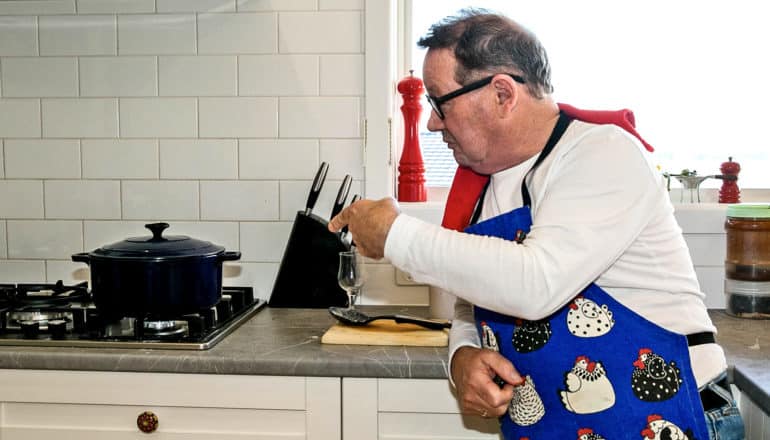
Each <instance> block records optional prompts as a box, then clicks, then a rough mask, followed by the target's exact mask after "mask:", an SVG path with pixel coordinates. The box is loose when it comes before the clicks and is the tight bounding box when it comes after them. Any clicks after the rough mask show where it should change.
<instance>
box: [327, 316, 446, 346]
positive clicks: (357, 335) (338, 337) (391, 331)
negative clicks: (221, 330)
mask: <svg viewBox="0 0 770 440" xmlns="http://www.w3.org/2000/svg"><path fill="white" fill-rule="evenodd" d="M448 342H449V331H448V330H430V329H427V328H424V327H420V326H419V325H415V324H396V322H395V321H393V320H390V319H382V320H377V321H374V322H371V323H369V324H367V325H361V326H354V325H346V324H340V323H336V324H334V325H333V326H332V327H331V328H330V329H329V330H327V331H326V333H324V335H323V336H322V337H321V343H322V344H352V345H409V346H416V347H446V346H447V343H448Z"/></svg>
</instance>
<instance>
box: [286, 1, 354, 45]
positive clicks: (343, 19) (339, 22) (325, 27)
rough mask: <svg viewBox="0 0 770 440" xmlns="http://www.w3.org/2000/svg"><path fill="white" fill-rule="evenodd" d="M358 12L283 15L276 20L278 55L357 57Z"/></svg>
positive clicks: (291, 13) (288, 13)
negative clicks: (354, 54) (342, 54)
mask: <svg viewBox="0 0 770 440" xmlns="http://www.w3.org/2000/svg"><path fill="white" fill-rule="evenodd" d="M361 21H362V16H361V13H360V12H358V11H344V12H285V13H281V14H280V16H279V17H278V29H280V30H281V38H280V40H279V45H278V51H279V52H280V53H361V52H362V50H363V49H362V47H363V45H362V41H363V36H362V35H363V34H362V24H361Z"/></svg>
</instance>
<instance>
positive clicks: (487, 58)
mask: <svg viewBox="0 0 770 440" xmlns="http://www.w3.org/2000/svg"><path fill="white" fill-rule="evenodd" d="M417 45H418V46H420V47H422V48H427V49H447V48H450V49H451V48H453V49H454V56H455V58H456V59H457V69H455V73H454V75H455V81H457V82H458V83H460V84H466V83H468V82H470V81H471V80H473V79H476V78H475V77H474V76H478V75H474V73H475V72H495V73H515V74H520V75H521V76H522V77H524V79H525V80H526V83H527V89H528V91H529V93H530V94H531V95H532V96H534V97H536V98H543V96H544V95H545V94H548V93H551V92H553V86H552V85H551V66H550V64H549V63H548V55H546V53H545V48H544V47H543V45H542V44H541V43H540V41H539V40H538V39H537V37H536V36H535V34H533V33H532V32H530V31H529V30H528V29H526V28H524V27H523V26H521V25H520V24H518V23H516V22H515V21H513V20H511V19H510V18H508V17H506V16H504V15H502V14H499V13H493V12H490V11H488V10H485V9H475V8H469V9H463V10H461V11H460V12H458V15H457V16H450V17H446V18H444V19H443V20H441V21H439V22H438V23H435V24H434V25H433V26H431V27H430V30H429V31H428V34H427V35H425V36H424V37H422V38H420V40H419V41H418V42H417ZM511 70H513V71H511Z"/></svg>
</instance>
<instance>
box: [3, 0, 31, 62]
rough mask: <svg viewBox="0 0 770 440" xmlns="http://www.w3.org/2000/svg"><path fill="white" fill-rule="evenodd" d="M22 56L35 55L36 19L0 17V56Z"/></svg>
mask: <svg viewBox="0 0 770 440" xmlns="http://www.w3.org/2000/svg"><path fill="white" fill-rule="evenodd" d="M0 5H2V3H0ZM0 14H2V13H1V12H0ZM24 55H28V56H31V55H37V17H24V16H17V17H8V16H5V17H4V16H2V15H0V56H24Z"/></svg>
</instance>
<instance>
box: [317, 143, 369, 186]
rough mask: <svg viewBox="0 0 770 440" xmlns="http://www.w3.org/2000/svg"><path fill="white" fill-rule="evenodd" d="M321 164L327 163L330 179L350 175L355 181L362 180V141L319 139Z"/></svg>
mask: <svg viewBox="0 0 770 440" xmlns="http://www.w3.org/2000/svg"><path fill="white" fill-rule="evenodd" d="M321 162H328V163H329V173H328V177H329V178H330V179H342V178H343V177H345V174H350V175H351V176H352V177H353V179H355V180H363V178H364V140H363V139H321Z"/></svg>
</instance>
